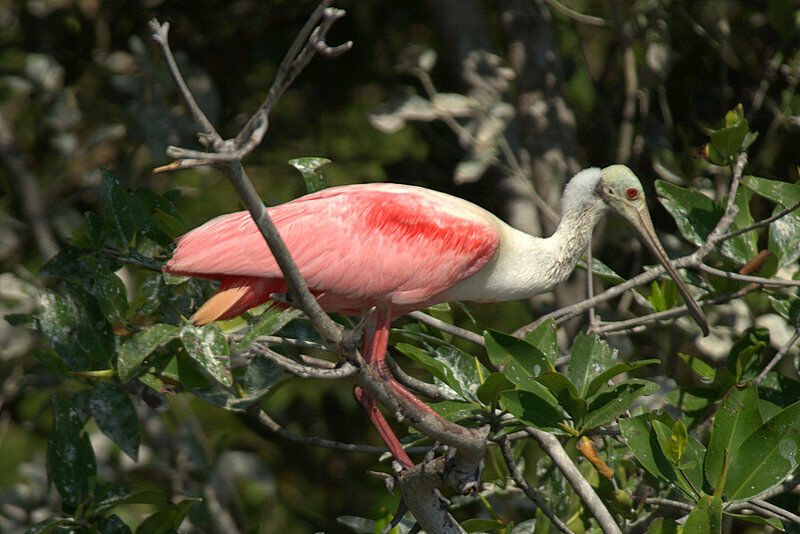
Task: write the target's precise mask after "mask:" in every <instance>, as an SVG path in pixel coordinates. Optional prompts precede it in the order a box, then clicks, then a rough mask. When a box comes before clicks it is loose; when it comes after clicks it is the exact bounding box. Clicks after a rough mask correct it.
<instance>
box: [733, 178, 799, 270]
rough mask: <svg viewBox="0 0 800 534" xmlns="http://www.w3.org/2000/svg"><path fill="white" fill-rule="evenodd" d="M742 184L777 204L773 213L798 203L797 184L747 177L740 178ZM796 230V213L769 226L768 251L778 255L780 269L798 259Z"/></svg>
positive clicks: (797, 224)
mask: <svg viewBox="0 0 800 534" xmlns="http://www.w3.org/2000/svg"><path fill="white" fill-rule="evenodd" d="M742 184H743V185H745V186H746V187H748V188H750V189H751V190H753V191H754V192H755V193H756V194H758V195H759V196H762V197H764V198H767V199H769V200H771V201H772V202H775V203H776V204H778V205H779V206H780V208H777V207H776V209H775V211H782V209H785V208H788V207H790V206H793V205H794V204H796V203H798V202H800V185H798V184H792V183H789V182H782V181H779V180H767V179H766V178H760V177H758V176H749V175H747V176H742ZM798 228H800V215H798V213H797V212H792V213H789V214H787V215H786V216H784V217H783V218H781V219H778V220H777V221H774V222H773V223H772V224H770V228H769V250H771V251H772V252H774V253H775V254H777V255H778V258H779V265H780V266H782V267H783V266H786V265H789V264H791V263H794V262H795V261H797V259H798V258H800V247H798V246H797V242H798V241H797V236H798V232H800V230H799V229H798ZM792 239H794V240H792Z"/></svg>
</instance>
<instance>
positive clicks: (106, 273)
mask: <svg viewBox="0 0 800 534" xmlns="http://www.w3.org/2000/svg"><path fill="white" fill-rule="evenodd" d="M86 262H87V264H88V266H89V268H90V269H91V274H90V280H91V289H90V293H91V294H92V296H94V298H95V299H96V300H97V304H98V305H99V306H100V310H101V311H102V312H103V315H105V316H106V317H107V318H108V319H109V320H111V321H112V322H115V323H118V322H122V318H123V317H124V315H125V313H126V312H127V311H128V292H127V290H126V289H125V284H123V283H122V280H120V278H119V277H118V276H117V275H115V274H114V273H112V272H111V271H110V270H109V269H108V268H107V267H106V266H105V265H103V264H102V263H100V262H99V261H97V260H96V259H95V258H91V257H89V258H86Z"/></svg>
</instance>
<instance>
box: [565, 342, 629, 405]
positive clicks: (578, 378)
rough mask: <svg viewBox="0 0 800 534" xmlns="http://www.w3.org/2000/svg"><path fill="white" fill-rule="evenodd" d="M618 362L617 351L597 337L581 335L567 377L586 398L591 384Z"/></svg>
mask: <svg viewBox="0 0 800 534" xmlns="http://www.w3.org/2000/svg"><path fill="white" fill-rule="evenodd" d="M616 360H617V351H616V350H612V349H611V348H610V347H609V346H608V343H606V342H605V341H603V340H602V339H600V338H599V337H597V336H596V335H591V336H589V335H586V334H583V333H581V334H579V335H578V337H577V339H576V340H575V343H574V344H573V345H572V351H571V352H570V355H569V370H568V373H567V377H568V378H569V380H570V382H572V383H573V384H574V385H575V388H576V389H577V390H578V394H579V395H580V396H581V397H584V398H585V397H586V394H587V392H588V391H589V384H591V383H592V380H594V379H595V378H596V377H597V376H598V375H600V374H601V373H603V372H604V371H605V370H607V369H608V368H610V367H611V366H612V365H613V364H614V362H615V361H616Z"/></svg>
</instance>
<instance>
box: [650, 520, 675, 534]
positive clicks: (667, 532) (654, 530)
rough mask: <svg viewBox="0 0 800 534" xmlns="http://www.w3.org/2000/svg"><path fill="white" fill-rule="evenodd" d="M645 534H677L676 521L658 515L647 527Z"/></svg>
mask: <svg viewBox="0 0 800 534" xmlns="http://www.w3.org/2000/svg"><path fill="white" fill-rule="evenodd" d="M647 534H678V523H676V522H675V521H672V520H671V519H664V518H663V517H658V518H656V519H654V520H653V522H652V523H650V526H649V527H647Z"/></svg>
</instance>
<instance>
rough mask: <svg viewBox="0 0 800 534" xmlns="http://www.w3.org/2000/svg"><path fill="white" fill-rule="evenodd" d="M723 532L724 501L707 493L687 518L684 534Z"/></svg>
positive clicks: (718, 533) (717, 533)
mask: <svg viewBox="0 0 800 534" xmlns="http://www.w3.org/2000/svg"><path fill="white" fill-rule="evenodd" d="M721 532H722V500H721V499H720V498H719V497H712V496H711V495H706V494H705V493H704V494H703V495H702V496H701V497H700V499H699V500H698V501H697V504H696V505H695V507H694V509H693V510H692V511H691V512H690V513H689V517H687V518H686V523H685V524H684V525H683V534H720V533H721Z"/></svg>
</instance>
